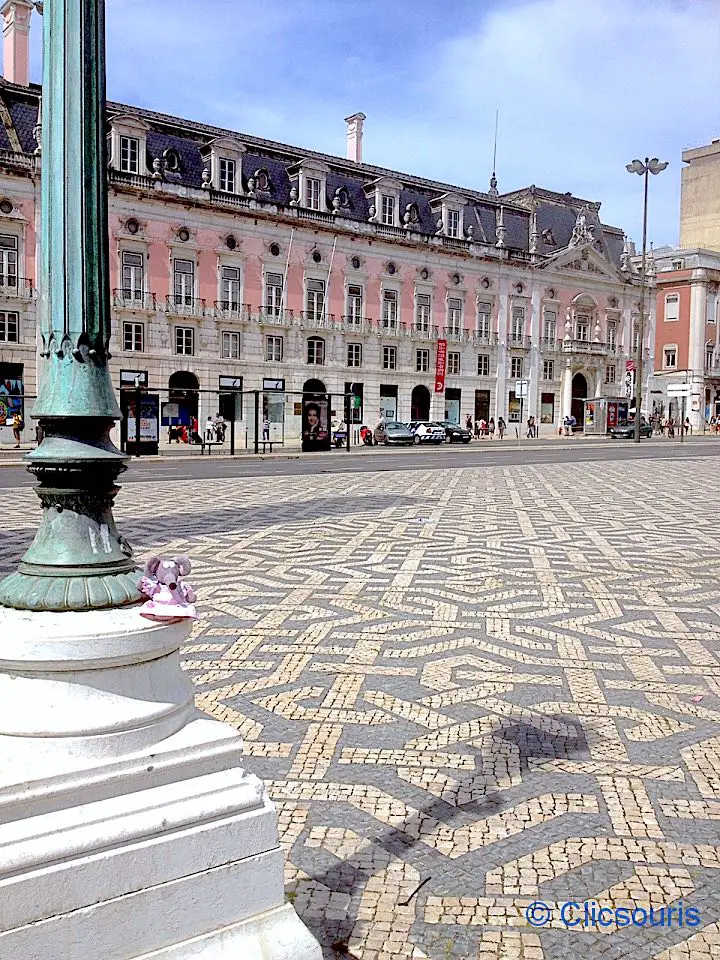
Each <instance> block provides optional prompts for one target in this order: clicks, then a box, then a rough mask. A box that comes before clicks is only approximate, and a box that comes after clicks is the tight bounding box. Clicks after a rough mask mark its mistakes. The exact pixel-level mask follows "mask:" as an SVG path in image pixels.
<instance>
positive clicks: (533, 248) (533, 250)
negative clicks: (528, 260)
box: [528, 203, 540, 257]
mask: <svg viewBox="0 0 720 960" xmlns="http://www.w3.org/2000/svg"><path fill="white" fill-rule="evenodd" d="M539 241H540V234H539V233H538V222H537V210H536V208H535V204H534V203H533V206H532V210H531V212H530V233H529V243H528V250H529V252H530V254H531V256H533V257H536V256H537V252H538V243H539Z"/></svg>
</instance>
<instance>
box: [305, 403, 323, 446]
mask: <svg viewBox="0 0 720 960" xmlns="http://www.w3.org/2000/svg"><path fill="white" fill-rule="evenodd" d="M329 413H330V410H329V402H328V398H327V397H303V412H302V448H303V450H329V449H330V427H329V424H330V417H329Z"/></svg>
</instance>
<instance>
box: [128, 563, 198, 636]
mask: <svg viewBox="0 0 720 960" xmlns="http://www.w3.org/2000/svg"><path fill="white" fill-rule="evenodd" d="M188 573H190V561H189V560H188V558H187V557H175V559H174V560H161V559H160V557H150V559H149V560H148V562H147V563H146V564H145V575H144V576H143V577H141V578H140V580H139V581H138V590H139V591H140V593H141V594H142V595H143V596H144V597H148V598H149V599H148V600H146V601H145V603H144V604H143V605H142V607H141V608H140V615H141V616H143V617H148V619H150V620H177V619H179V618H183V619H186V620H196V619H197V614H196V612H195V607H194V606H193V604H194V603H195V600H196V599H197V598H196V596H195V591H194V590H193V589H192V587H190V586H188V585H187V584H185V583H183V579H182V578H183V577H184V576H186V575H187V574H188Z"/></svg>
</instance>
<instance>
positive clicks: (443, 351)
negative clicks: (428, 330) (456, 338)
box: [435, 340, 447, 393]
mask: <svg viewBox="0 0 720 960" xmlns="http://www.w3.org/2000/svg"><path fill="white" fill-rule="evenodd" d="M446 362H447V340H438V347H437V360H436V362H435V393H445V364H446Z"/></svg>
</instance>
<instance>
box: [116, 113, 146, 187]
mask: <svg viewBox="0 0 720 960" xmlns="http://www.w3.org/2000/svg"><path fill="white" fill-rule="evenodd" d="M148 130H149V126H148V124H147V123H146V122H145V121H144V120H142V119H141V118H140V117H134V116H132V115H131V114H122V115H118V116H116V117H112V118H111V120H110V144H109V146H110V166H111V167H112V168H113V169H114V170H118V171H119V172H120V173H127V174H132V175H135V176H137V175H139V176H141V177H146V176H148V175H149V173H150V171H149V170H148V166H147V132H148Z"/></svg>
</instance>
